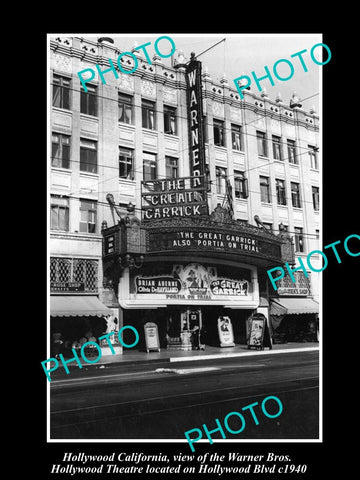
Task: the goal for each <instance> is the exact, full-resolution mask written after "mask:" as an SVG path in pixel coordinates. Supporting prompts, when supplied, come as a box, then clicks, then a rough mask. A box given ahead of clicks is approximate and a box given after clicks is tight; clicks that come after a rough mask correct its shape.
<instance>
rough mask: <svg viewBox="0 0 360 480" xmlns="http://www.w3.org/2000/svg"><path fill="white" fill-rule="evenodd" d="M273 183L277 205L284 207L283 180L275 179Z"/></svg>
mask: <svg viewBox="0 0 360 480" xmlns="http://www.w3.org/2000/svg"><path fill="white" fill-rule="evenodd" d="M275 182H276V199H277V203H278V205H286V191H285V180H280V179H279V178H277V179H276V180H275Z"/></svg>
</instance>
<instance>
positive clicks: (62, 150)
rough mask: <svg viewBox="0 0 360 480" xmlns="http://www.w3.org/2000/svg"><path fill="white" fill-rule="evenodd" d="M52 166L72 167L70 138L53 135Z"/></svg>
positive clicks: (57, 134) (59, 134)
mask: <svg viewBox="0 0 360 480" xmlns="http://www.w3.org/2000/svg"><path fill="white" fill-rule="evenodd" d="M51 166H52V167H57V168H69V167H70V137H69V136H68V135H62V134H61V133H53V134H52V151H51Z"/></svg>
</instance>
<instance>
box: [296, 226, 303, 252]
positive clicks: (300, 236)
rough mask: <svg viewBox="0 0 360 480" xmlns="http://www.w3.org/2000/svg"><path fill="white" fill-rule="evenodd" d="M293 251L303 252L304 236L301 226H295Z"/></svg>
mask: <svg viewBox="0 0 360 480" xmlns="http://www.w3.org/2000/svg"><path fill="white" fill-rule="evenodd" d="M294 231H295V251H296V252H303V251H304V237H303V229H302V227H295V228H294Z"/></svg>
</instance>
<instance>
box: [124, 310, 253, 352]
mask: <svg viewBox="0 0 360 480" xmlns="http://www.w3.org/2000/svg"><path fill="white" fill-rule="evenodd" d="M252 313H253V310H250V309H237V310H235V309H230V308H224V307H222V306H221V305H219V306H214V305H213V306H210V305H202V306H201V307H200V306H197V305H193V306H180V305H174V306H168V307H167V308H158V309H151V310H124V325H132V326H134V327H135V328H136V329H137V331H138V333H139V343H138V345H137V346H136V347H135V348H136V349H139V350H144V351H145V350H146V344H145V336H144V324H145V323H146V322H154V323H156V325H157V327H158V333H159V341H160V348H161V349H162V350H164V349H167V350H193V349H198V348H200V349H202V348H204V347H203V346H204V345H208V346H214V347H218V346H219V344H220V341H219V333H218V327H217V321H218V318H219V317H221V316H227V317H229V318H230V320H231V323H232V326H233V332H234V341H235V344H240V345H241V344H246V320H247V319H248V318H249V317H250V315H251V314H252ZM127 333H128V331H127V330H126V331H124V336H123V339H124V342H125V343H131V342H132V341H133V337H131V338H129V339H127V337H126V335H127ZM129 335H130V336H131V335H132V333H131V332H130V333H129ZM124 353H125V354H126V349H124Z"/></svg>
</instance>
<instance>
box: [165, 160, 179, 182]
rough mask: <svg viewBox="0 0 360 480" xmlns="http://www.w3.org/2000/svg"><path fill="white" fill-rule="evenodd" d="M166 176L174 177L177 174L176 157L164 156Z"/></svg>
mask: <svg viewBox="0 0 360 480" xmlns="http://www.w3.org/2000/svg"><path fill="white" fill-rule="evenodd" d="M165 163H166V177H167V178H175V177H178V176H179V166H178V159H177V158H175V157H168V156H166V157H165Z"/></svg>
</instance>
